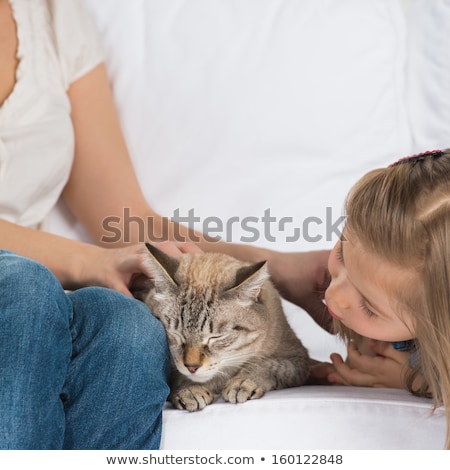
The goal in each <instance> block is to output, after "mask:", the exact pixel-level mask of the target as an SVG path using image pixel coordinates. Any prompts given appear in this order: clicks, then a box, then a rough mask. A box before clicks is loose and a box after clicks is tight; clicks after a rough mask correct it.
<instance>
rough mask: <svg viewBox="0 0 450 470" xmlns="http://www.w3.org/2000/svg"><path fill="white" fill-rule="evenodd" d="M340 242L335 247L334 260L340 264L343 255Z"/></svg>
mask: <svg viewBox="0 0 450 470" xmlns="http://www.w3.org/2000/svg"><path fill="white" fill-rule="evenodd" d="M342 248H343V246H342V241H339V245H338V246H337V248H336V259H337V260H338V261H339V262H340V263H344V254H343V253H342V251H343V250H342Z"/></svg>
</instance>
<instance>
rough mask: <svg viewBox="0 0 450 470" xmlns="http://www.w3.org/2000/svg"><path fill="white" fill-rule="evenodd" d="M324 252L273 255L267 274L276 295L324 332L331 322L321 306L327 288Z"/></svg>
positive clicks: (325, 256)
mask: <svg viewBox="0 0 450 470" xmlns="http://www.w3.org/2000/svg"><path fill="white" fill-rule="evenodd" d="M329 254H330V252H329V251H328V250H322V251H309V252H303V253H300V252H296V253H280V252H276V253H273V254H272V256H271V257H270V260H269V271H270V274H271V276H272V280H273V282H274V283H275V285H276V287H277V288H278V290H279V291H280V294H281V295H282V296H283V297H284V298H285V299H286V300H288V301H290V302H292V303H294V304H296V305H298V306H300V307H301V308H303V309H304V310H306V311H307V312H308V313H309V314H310V315H311V317H312V318H313V319H314V321H315V322H316V323H317V324H318V325H320V326H321V327H322V328H324V329H325V330H327V331H330V330H331V325H332V318H331V316H330V314H329V313H328V310H327V308H326V306H325V304H324V303H323V295H324V292H325V289H326V288H327V286H328V284H329V274H328V269H327V266H328V257H329Z"/></svg>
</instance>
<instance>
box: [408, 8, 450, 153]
mask: <svg viewBox="0 0 450 470" xmlns="http://www.w3.org/2000/svg"><path fill="white" fill-rule="evenodd" d="M408 20H409V49H410V50H409V54H410V60H409V64H408V66H409V70H408V75H407V77H408V88H407V89H408V105H409V113H410V116H411V126H412V131H413V135H414V152H420V151H423V150H433V149H446V148H448V147H450V125H449V123H450V65H449V61H448V58H449V57H450V1H449V0H433V1H431V2H430V1H429V0H411V5H410V8H409V10H408Z"/></svg>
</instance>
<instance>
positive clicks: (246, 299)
mask: <svg viewBox="0 0 450 470" xmlns="http://www.w3.org/2000/svg"><path fill="white" fill-rule="evenodd" d="M269 277H270V276H269V272H268V270H267V262H266V261H261V262H259V263H256V264H252V265H250V266H244V267H242V268H239V269H238V270H237V272H236V279H235V282H234V284H233V285H232V286H231V287H229V288H228V289H227V290H226V291H225V294H226V295H235V296H237V297H238V299H240V300H241V303H243V304H244V305H246V306H248V305H250V304H252V303H254V302H258V301H259V295H260V293H261V289H262V287H263V285H264V283H265V282H266V281H267V280H268V279H269Z"/></svg>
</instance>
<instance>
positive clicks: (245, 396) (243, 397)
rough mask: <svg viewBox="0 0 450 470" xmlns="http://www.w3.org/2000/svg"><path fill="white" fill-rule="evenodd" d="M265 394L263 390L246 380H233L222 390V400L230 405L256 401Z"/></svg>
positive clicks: (250, 380)
mask: <svg viewBox="0 0 450 470" xmlns="http://www.w3.org/2000/svg"><path fill="white" fill-rule="evenodd" d="M264 393H265V390H264V388H262V387H261V386H260V385H258V384H257V383H256V382H254V381H253V380H252V379H248V378H239V377H236V378H233V379H231V380H230V381H229V382H228V383H227V385H226V386H225V388H224V389H223V392H222V396H223V398H224V400H226V401H229V402H230V403H244V402H246V401H247V400H256V399H258V398H261V397H262V396H263V395H264Z"/></svg>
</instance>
